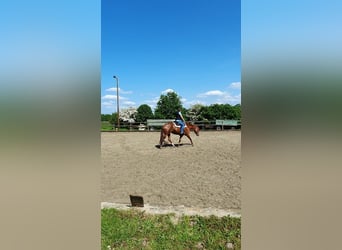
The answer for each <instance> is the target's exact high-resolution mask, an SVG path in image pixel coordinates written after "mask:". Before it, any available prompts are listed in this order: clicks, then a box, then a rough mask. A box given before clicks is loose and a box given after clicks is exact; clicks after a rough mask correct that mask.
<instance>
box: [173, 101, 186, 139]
mask: <svg viewBox="0 0 342 250" xmlns="http://www.w3.org/2000/svg"><path fill="white" fill-rule="evenodd" d="M175 121H176V122H177V123H178V124H179V125H180V126H181V127H180V134H181V135H182V134H183V133H184V127H185V120H184V118H183V115H182V112H181V108H180V107H179V108H178V109H177V113H176V119H175Z"/></svg>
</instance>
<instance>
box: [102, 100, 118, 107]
mask: <svg viewBox="0 0 342 250" xmlns="http://www.w3.org/2000/svg"><path fill="white" fill-rule="evenodd" d="M114 104H115V102H111V101H109V102H102V105H103V106H105V107H112V106H114Z"/></svg>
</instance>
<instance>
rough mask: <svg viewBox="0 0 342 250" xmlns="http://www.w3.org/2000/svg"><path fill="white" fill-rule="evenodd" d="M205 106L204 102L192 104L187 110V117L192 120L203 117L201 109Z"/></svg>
mask: <svg viewBox="0 0 342 250" xmlns="http://www.w3.org/2000/svg"><path fill="white" fill-rule="evenodd" d="M202 108H203V105H202V104H195V105H192V106H191V107H190V108H189V109H188V110H187V112H186V117H187V119H189V120H191V121H199V120H202V119H203V118H202V117H201V110H202Z"/></svg>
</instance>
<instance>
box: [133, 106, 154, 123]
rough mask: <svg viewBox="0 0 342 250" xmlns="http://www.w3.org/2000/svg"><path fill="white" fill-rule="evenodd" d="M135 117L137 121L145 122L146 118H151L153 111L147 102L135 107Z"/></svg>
mask: <svg viewBox="0 0 342 250" xmlns="http://www.w3.org/2000/svg"><path fill="white" fill-rule="evenodd" d="M135 118H136V121H137V122H146V120H147V119H152V118H153V112H152V109H151V107H150V106H148V105H147V104H142V105H140V106H139V108H138V109H137V114H136V117H135Z"/></svg>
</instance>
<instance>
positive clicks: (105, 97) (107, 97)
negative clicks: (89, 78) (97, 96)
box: [102, 95, 116, 100]
mask: <svg viewBox="0 0 342 250" xmlns="http://www.w3.org/2000/svg"><path fill="white" fill-rule="evenodd" d="M102 99H104V100H116V95H104V96H102Z"/></svg>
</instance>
